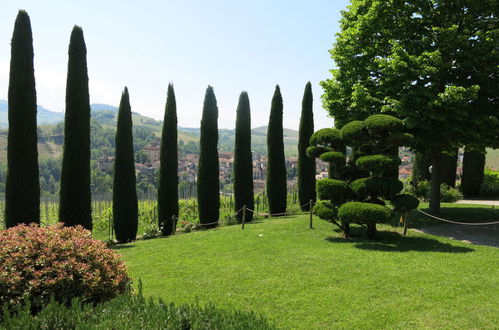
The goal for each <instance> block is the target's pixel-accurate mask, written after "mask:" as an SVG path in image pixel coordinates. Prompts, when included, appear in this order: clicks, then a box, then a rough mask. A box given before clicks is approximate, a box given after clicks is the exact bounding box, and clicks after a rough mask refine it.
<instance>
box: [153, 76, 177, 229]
mask: <svg viewBox="0 0 499 330" xmlns="http://www.w3.org/2000/svg"><path fill="white" fill-rule="evenodd" d="M177 143H178V142H177V102H176V100H175V91H174V90H173V85H172V84H168V95H167V99H166V106H165V115H164V119H163V131H162V134H161V147H160V148H161V150H160V152H161V153H160V168H159V180H158V227H159V228H161V232H162V234H163V235H171V234H173V228H174V227H175V225H176V221H177V220H176V219H177V218H178V208H179V206H178V145H177ZM173 217H175V219H173ZM174 222H175V223H174Z"/></svg>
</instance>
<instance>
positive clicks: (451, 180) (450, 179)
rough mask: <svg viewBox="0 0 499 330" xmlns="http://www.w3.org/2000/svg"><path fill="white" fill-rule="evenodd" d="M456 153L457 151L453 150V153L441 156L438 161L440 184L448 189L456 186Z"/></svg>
mask: <svg viewBox="0 0 499 330" xmlns="http://www.w3.org/2000/svg"><path fill="white" fill-rule="evenodd" d="M457 153H458V150H455V152H454V153H450V154H443V155H442V157H441V159H440V167H441V169H442V173H441V177H440V179H441V182H442V183H445V184H446V185H448V186H450V187H455V186H456V172H457Z"/></svg>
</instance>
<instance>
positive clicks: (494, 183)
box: [480, 169, 499, 197]
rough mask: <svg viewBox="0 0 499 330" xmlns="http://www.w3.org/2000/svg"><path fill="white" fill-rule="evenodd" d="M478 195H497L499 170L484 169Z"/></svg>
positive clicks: (498, 195)
mask: <svg viewBox="0 0 499 330" xmlns="http://www.w3.org/2000/svg"><path fill="white" fill-rule="evenodd" d="M480 195H481V196H486V197H499V172H495V171H492V170H488V169H486V170H485V172H484V174H483V183H482V186H481V187H480Z"/></svg>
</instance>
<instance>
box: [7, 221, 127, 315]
mask: <svg viewBox="0 0 499 330" xmlns="http://www.w3.org/2000/svg"><path fill="white" fill-rule="evenodd" d="M130 282H131V280H130V278H129V277H128V275H127V272H126V267H125V264H124V263H123V261H121V260H120V258H119V255H118V253H116V252H115V251H113V250H110V249H108V248H106V246H105V244H104V243H103V242H101V241H97V240H94V239H92V235H91V233H90V232H89V231H88V230H86V229H84V228H83V227H81V226H77V227H63V226H62V224H58V225H54V226H50V227H45V228H41V227H38V226H36V225H31V226H27V225H19V226H16V227H12V228H9V229H7V230H3V231H0V312H1V310H2V309H3V308H5V307H7V308H8V309H12V308H13V307H14V306H16V305H17V304H19V303H22V302H23V301H24V300H25V299H27V300H29V302H30V304H31V307H32V310H33V311H37V310H39V309H40V308H41V307H42V306H43V305H45V304H46V303H48V302H49V301H50V299H51V298H52V297H53V298H54V300H55V301H58V302H61V303H69V302H70V301H71V299H72V298H74V297H79V299H80V301H83V302H89V303H97V302H103V301H107V300H110V299H111V298H114V297H116V296H117V295H118V294H121V293H124V292H126V291H127V290H129V288H130ZM0 314H1V313H0Z"/></svg>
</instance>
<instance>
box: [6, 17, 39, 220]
mask: <svg viewBox="0 0 499 330" xmlns="http://www.w3.org/2000/svg"><path fill="white" fill-rule="evenodd" d="M8 98H9V135H8V143H7V167H8V169H7V179H6V182H5V226H6V227H7V228H8V227H12V226H15V225H17V224H19V223H32V222H34V223H40V179H39V176H38V175H39V172H38V150H37V139H38V138H37V128H36V90H35V74H34V68H33V38H32V35H31V23H30V20H29V16H28V14H27V13H26V12H25V11H24V10H20V11H19V13H18V14H17V18H16V22H15V25H14V33H13V34H12V43H11V59H10V81H9V95H8Z"/></svg>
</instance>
